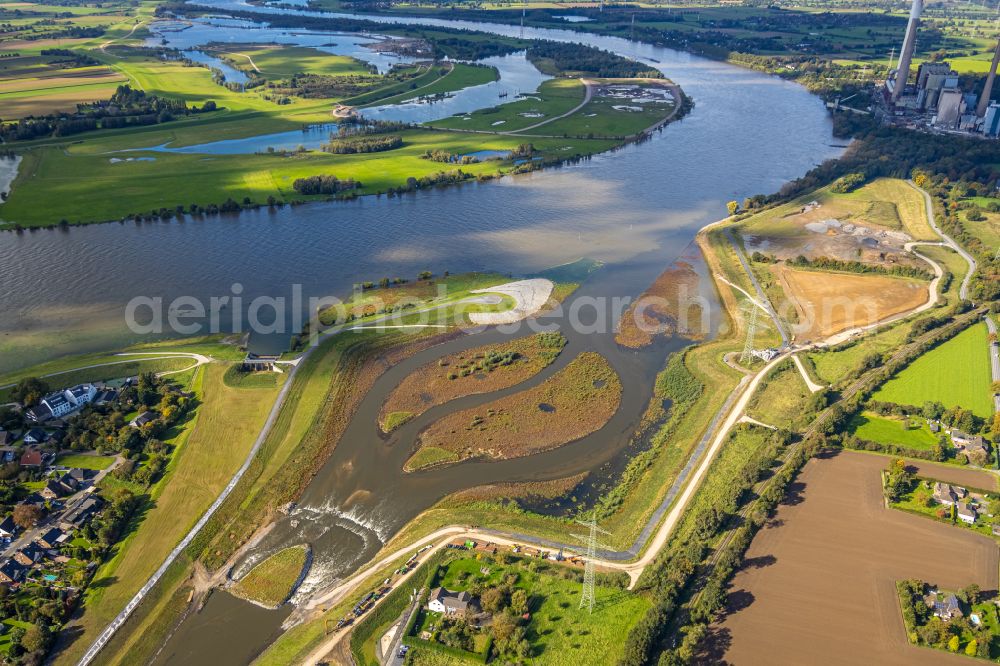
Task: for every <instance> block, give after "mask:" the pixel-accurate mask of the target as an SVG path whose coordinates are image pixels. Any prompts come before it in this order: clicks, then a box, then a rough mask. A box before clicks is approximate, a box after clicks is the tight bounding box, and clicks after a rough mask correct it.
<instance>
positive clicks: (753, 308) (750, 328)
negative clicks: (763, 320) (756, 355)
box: [740, 303, 760, 363]
mask: <svg viewBox="0 0 1000 666" xmlns="http://www.w3.org/2000/svg"><path fill="white" fill-rule="evenodd" d="M759 311H760V309H759V308H758V307H757V305H756V304H754V303H751V304H750V313H749V316H748V317H747V318H746V319H747V339H746V341H745V342H744V343H743V353H742V354H740V363H746V362H747V361H749V360H750V358H751V357H752V356H753V342H754V338H755V337H756V336H757V313H758V312H759Z"/></svg>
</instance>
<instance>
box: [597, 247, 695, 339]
mask: <svg viewBox="0 0 1000 666" xmlns="http://www.w3.org/2000/svg"><path fill="white" fill-rule="evenodd" d="M698 279H699V277H698V273H697V272H696V271H695V270H694V267H693V266H691V264H689V263H687V262H686V261H678V262H677V263H676V264H674V265H673V266H672V267H670V268H669V269H667V270H666V271H664V272H663V273H661V274H660V275H659V277H657V278H656V281H655V282H653V284H651V285H650V286H649V288H648V289H646V291H644V292H643V293H642V296H640V297H639V298H638V299H637V300H636V301H635V302H633V303H632V305H630V306H629V308H628V310H626V311H625V312H624V313H622V317H621V320H620V321H619V322H618V332H617V333H615V341H616V342H617V343H618V344H620V345H622V346H624V347H629V348H630V349H639V348H641V347H646V346H648V345H650V344H652V342H653V340H654V339H655V338H657V337H659V336H669V335H673V334H675V333H678V332H680V333H682V334H684V335H685V336H689V337H692V338H693V339H696V340H699V339H701V338H702V337H703V336H704V331H702V330H701V328H702V326H701V320H702V316H701V315H702V313H701V307H700V306H699V305H697V303H698V302H699V301H696V300H693V299H697V298H698V295H699V291H698ZM692 304H694V305H695V307H694V308H692V307H691V305H692ZM678 322H680V326H679V325H678ZM678 329H680V330H678Z"/></svg>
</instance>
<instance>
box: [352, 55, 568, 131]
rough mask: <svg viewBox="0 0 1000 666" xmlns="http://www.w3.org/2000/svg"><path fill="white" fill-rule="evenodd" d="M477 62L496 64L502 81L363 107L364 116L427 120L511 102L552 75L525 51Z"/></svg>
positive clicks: (406, 120)
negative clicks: (528, 57)
mask: <svg viewBox="0 0 1000 666" xmlns="http://www.w3.org/2000/svg"><path fill="white" fill-rule="evenodd" d="M476 64H480V65H486V66H488V67H496V68H497V71H498V72H499V74H500V78H499V80H497V81H493V82H491V83H486V84H483V85H480V86H471V87H469V88H463V89H462V90H458V91H456V92H453V93H448V95H447V96H446V97H443V98H439V99H431V100H421V99H419V98H418V99H413V100H411V101H400V100H396V101H397V103H396V104H386V105H383V106H374V107H370V108H366V109H361V115H363V116H364V117H365V118H369V119H371V120H395V121H401V122H407V123H425V122H428V121H431V120H440V119H441V118H447V117H448V116H454V115H456V114H465V113H471V112H473V111H476V110H478V109H484V108H489V107H492V106H497V105H500V104H505V103H507V102H516V101H517V99H518V95H519V94H528V93H533V92H537V90H538V86H540V85H541V84H542V82H543V81H545V80H547V79H551V78H552V77H551V76H548V75H547V74H542V73H541V72H540V71H538V68H536V67H535V66H534V65H532V64H531V62H529V61H528V59H527V57H525V53H524V51H521V52H520V53H511V54H509V55H504V56H495V57H492V58H484V59H482V60H478V61H476ZM413 93H414V96H419V94H420V91H419V90H415V91H413Z"/></svg>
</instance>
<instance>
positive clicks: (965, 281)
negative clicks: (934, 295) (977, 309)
mask: <svg viewBox="0 0 1000 666" xmlns="http://www.w3.org/2000/svg"><path fill="white" fill-rule="evenodd" d="M906 182H908V183H909V184H910V187H912V188H913V189H915V190H917V191H918V192H920V194H922V195H924V209H925V210H926V211H927V221H928V222H929V223H930V225H931V228H932V229H934V232H935V233H937V235H938V236H940V237H941V238H942V240H944V244H945V245H947V246H948V247H950V248H951V249H953V250H954V251H955V252H958V253H959V254H960V255H962V258H963V259H965V261H966V263H968V264H969V272H968V273H966V274H965V277H964V278H962V285H961V286H960V287H959V289H958V297H959V298H961V299H962V300H963V301H967V300H969V282H970V281H971V280H972V275H973V273H975V272H976V260H975V259H973V258H972V255H971V254H969V253H968V252H966V251H965V250H964V249H963V248H962V246H961V245H959V244H958V243H956V242H955V241H954V240H952V238H951V236H949V235H948V234H946V233H945V232H943V231H941V228H940V227H939V226H938V225H937V220H936V219H935V217H934V203H933V202H932V201H931V195H930V194H928V193H927V192H926V191H924V190H922V189H920V188H919V187H917V184H916V183H914V182H913V181H912V180H908V181H906Z"/></svg>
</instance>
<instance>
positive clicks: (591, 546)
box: [573, 508, 611, 613]
mask: <svg viewBox="0 0 1000 666" xmlns="http://www.w3.org/2000/svg"><path fill="white" fill-rule="evenodd" d="M576 522H578V523H579V524H581V525H583V526H585V527H587V528H589V530H588V533H587V535H586V536H582V535H579V534H574V535H573V536H574V537H576V538H577V539H579V540H580V541H583V542H584V543H585V544H586V545H587V554H586V556H585V560H584V565H583V589H582V590H581V591H580V608H584V607H586V608H587V610H588V611H589V612H591V613H593V612H594V599H595V597H594V582H595V572H594V563H595V562H596V560H597V545H598V544H597V533H598V532H600V533H601V534H611V533H610V532H608V531H607V530H602V529H601V528H600V527H598V526H597V509H596V508H595V509H594V510H593V513H592V514H591V516H590V520H579V519H577V521H576Z"/></svg>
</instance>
